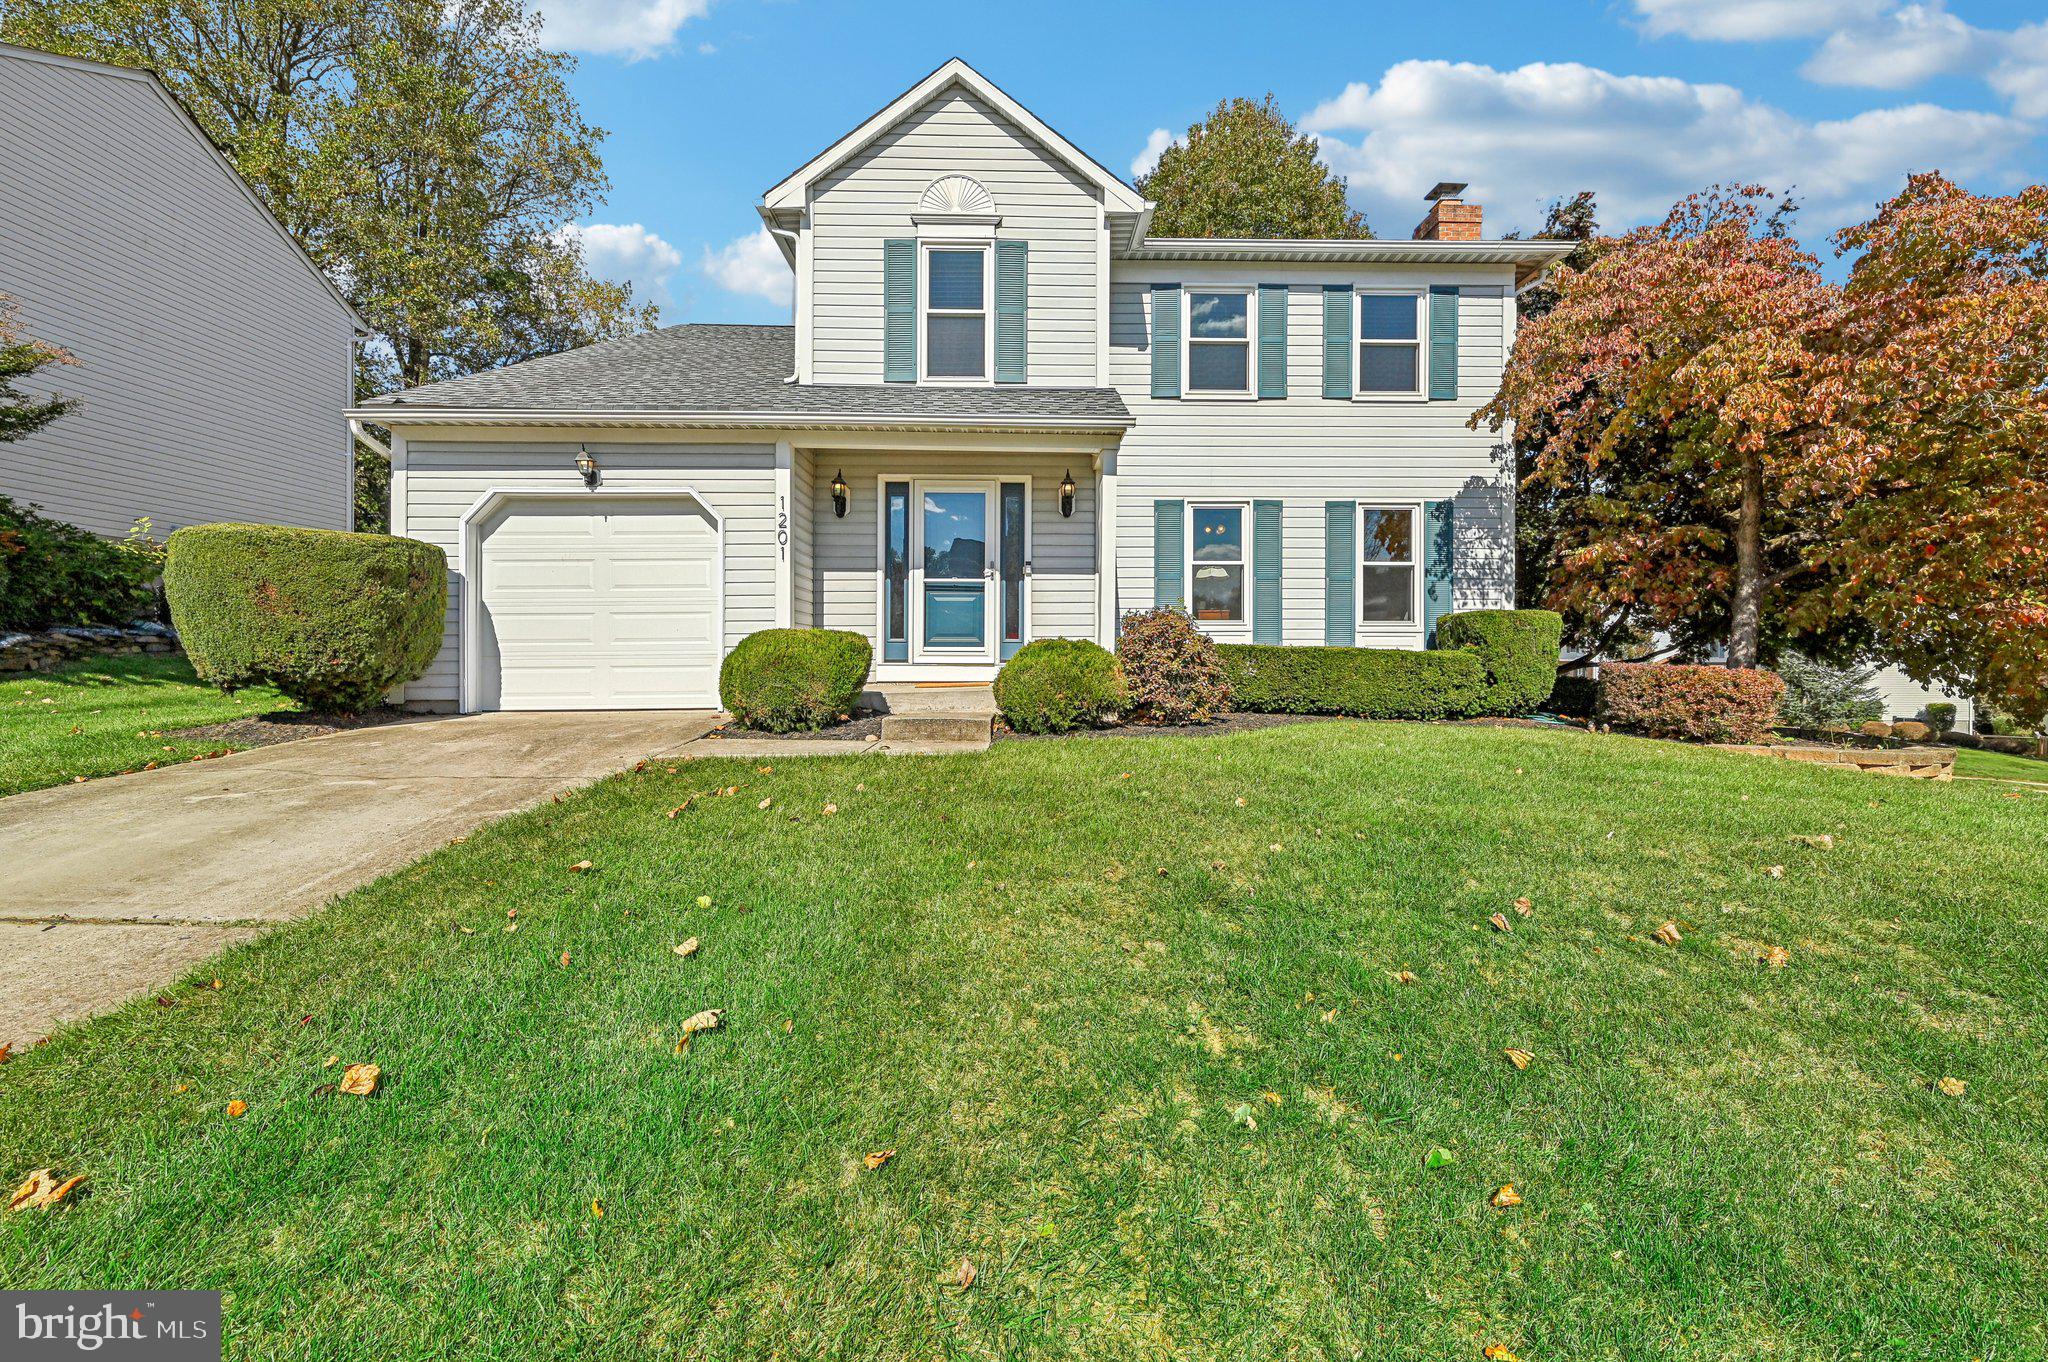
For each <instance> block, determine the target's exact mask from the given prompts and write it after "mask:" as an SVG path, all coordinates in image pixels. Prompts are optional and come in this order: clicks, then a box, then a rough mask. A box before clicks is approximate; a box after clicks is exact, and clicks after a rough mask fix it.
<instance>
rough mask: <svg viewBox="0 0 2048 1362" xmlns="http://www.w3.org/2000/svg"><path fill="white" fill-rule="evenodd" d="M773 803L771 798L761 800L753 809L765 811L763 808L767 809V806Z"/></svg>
mask: <svg viewBox="0 0 2048 1362" xmlns="http://www.w3.org/2000/svg"><path fill="white" fill-rule="evenodd" d="M774 802H775V801H774V800H773V799H772V798H767V799H763V800H762V801H761V802H760V803H758V804H756V805H755V806H754V807H755V808H757V809H765V808H767V807H768V806H769V805H770V804H773V803H774Z"/></svg>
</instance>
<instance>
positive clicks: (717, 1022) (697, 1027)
mask: <svg viewBox="0 0 2048 1362" xmlns="http://www.w3.org/2000/svg"><path fill="white" fill-rule="evenodd" d="M724 1018H725V1009H724V1008H722V1007H707V1008H705V1009H704V1010H703V1011H702V1012H699V1013H697V1014H696V1015H695V1016H693V1017H691V1018H690V1019H689V1020H688V1021H685V1022H684V1023H683V1035H684V1037H685V1038H687V1037H690V1036H694V1035H696V1034H697V1033H698V1032H699V1031H716V1030H717V1029H718V1028H719V1027H721V1026H723V1025H725V1021H724Z"/></svg>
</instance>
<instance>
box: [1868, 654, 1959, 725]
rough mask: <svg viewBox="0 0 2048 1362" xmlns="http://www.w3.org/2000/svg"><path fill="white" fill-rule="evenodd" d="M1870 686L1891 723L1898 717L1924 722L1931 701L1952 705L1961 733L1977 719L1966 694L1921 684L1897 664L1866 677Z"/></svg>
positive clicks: (1882, 668)
mask: <svg viewBox="0 0 2048 1362" xmlns="http://www.w3.org/2000/svg"><path fill="white" fill-rule="evenodd" d="M1870 688H1871V689H1872V690H1874V691H1876V692H1877V697H1878V699H1880V700H1882V701H1883V702H1884V717H1885V719H1886V720H1887V721H1888V722H1891V723H1897V722H1898V721H1899V720H1900V719H1919V720H1922V721H1925V719H1926V718H1927V707H1928V706H1929V705H1933V704H1949V705H1954V706H1955V707H1956V727H1957V728H1959V729H1961V730H1962V731H1963V732H1965V733H1967V732H1969V731H1970V729H1971V727H1972V725H1974V724H1975V723H1976V722H1977V706H1976V704H1975V703H1974V702H1973V701H1972V700H1971V699H1970V698H1969V697H1968V696H1966V695H1957V694H1955V693H1954V692H1952V691H1948V690H1944V689H1943V688H1942V687H1940V686H1926V685H1922V684H1921V683H1920V682H1918V681H1915V680H1914V679H1913V678H1912V677H1910V676H1908V675H1906V674H1905V673H1904V672H1902V671H1900V670H1899V669H1898V668H1897V667H1880V668H1878V669H1877V671H1876V673H1875V674H1874V675H1872V676H1871V678H1870Z"/></svg>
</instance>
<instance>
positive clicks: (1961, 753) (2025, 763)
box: [1956, 747, 2048, 781]
mask: <svg viewBox="0 0 2048 1362" xmlns="http://www.w3.org/2000/svg"><path fill="white" fill-rule="evenodd" d="M1956 774H1957V775H1959V776H1986V777H1989V778H1990V779H1992V780H2043V781H2048V761H2042V760H2041V759H2040V758H2039V757H2016V756H2014V755H2013V754H2012V753H2010V752H1987V751H1985V750H1983V749H1982V748H1977V747H1958V748H1957V749H1956Z"/></svg>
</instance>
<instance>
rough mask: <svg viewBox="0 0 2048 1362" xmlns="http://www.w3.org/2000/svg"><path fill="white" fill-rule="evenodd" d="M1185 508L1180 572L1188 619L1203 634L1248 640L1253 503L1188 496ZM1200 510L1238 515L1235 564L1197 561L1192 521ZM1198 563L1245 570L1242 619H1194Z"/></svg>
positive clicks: (1250, 621) (1250, 630)
mask: <svg viewBox="0 0 2048 1362" xmlns="http://www.w3.org/2000/svg"><path fill="white" fill-rule="evenodd" d="M1184 505H1185V506H1186V508H1187V511H1186V514H1187V543H1186V545H1185V546H1184V547H1183V548H1182V550H1181V557H1182V559H1183V561H1182V563H1181V571H1182V572H1183V573H1185V574H1187V575H1186V576H1185V577H1183V578H1182V579H1181V580H1182V581H1183V582H1184V583H1185V587H1184V588H1183V589H1184V590H1185V591H1186V592H1187V598H1188V600H1187V608H1188V618H1189V619H1191V620H1194V622H1195V627H1196V628H1197V629H1200V630H1201V631H1202V632H1203V633H1205V634H1217V635H1221V636H1223V637H1226V638H1237V637H1239V636H1243V637H1245V638H1249V637H1251V632H1252V606H1253V602H1252V580H1253V579H1252V533H1253V530H1252V504H1251V502H1250V501H1240V500H1237V499H1235V498H1232V497H1210V498H1207V499H1205V500H1201V501H1197V500H1195V499H1194V498H1192V497H1190V498H1189V499H1188V500H1187V501H1186V502H1185V503H1184ZM1202 511H1236V512H1237V513H1238V521H1237V525H1238V542H1239V549H1238V555H1239V556H1238V559H1237V561H1236V562H1235V563H1219V562H1218V561H1217V560H1216V559H1214V558H1205V559H1200V560H1198V559H1196V557H1195V522H1196V521H1197V520H1198V519H1199V518H1200V514H1199V513H1200V512H1202ZM1198 562H1199V563H1200V564H1202V565H1206V566H1208V567H1239V568H1242V569H1243V570H1244V580H1243V592H1242V596H1241V599H1242V600H1243V602H1244V618H1243V619H1237V620H1205V619H1197V618H1196V617H1195V568H1196V566H1197V564H1198Z"/></svg>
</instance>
